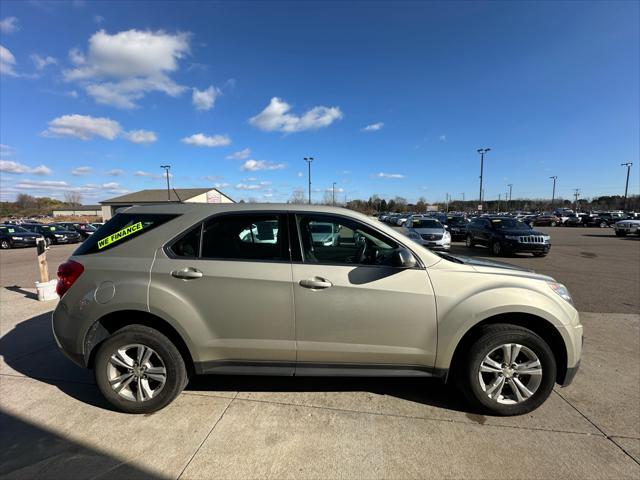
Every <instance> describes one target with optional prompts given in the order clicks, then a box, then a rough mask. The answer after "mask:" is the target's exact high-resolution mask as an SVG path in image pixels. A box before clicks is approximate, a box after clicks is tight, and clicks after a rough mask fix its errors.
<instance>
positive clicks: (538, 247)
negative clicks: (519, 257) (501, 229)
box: [502, 240, 551, 253]
mask: <svg viewBox="0 0 640 480" xmlns="http://www.w3.org/2000/svg"><path fill="white" fill-rule="evenodd" d="M502 248H503V249H504V250H505V251H506V252H510V253H549V251H550V250H551V244H550V243H521V242H519V241H517V240H505V241H504V243H503V244H502Z"/></svg>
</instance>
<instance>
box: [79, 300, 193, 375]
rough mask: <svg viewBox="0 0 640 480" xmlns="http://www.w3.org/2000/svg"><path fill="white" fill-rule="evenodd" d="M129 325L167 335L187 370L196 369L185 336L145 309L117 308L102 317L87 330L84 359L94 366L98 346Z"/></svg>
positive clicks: (91, 366)
mask: <svg viewBox="0 0 640 480" xmlns="http://www.w3.org/2000/svg"><path fill="white" fill-rule="evenodd" d="M128 325H144V326H147V327H149V328H153V329H155V330H157V331H159V332H160V333H162V334H163V335H165V336H166V337H167V338H168V339H169V340H171V342H172V343H173V344H174V345H175V346H176V348H177V349H178V351H179V352H180V355H182V358H183V360H184V363H185V365H186V367H187V371H188V372H189V373H190V374H191V373H192V372H193V371H194V359H193V356H192V355H191V351H190V350H189V347H188V346H187V342H186V341H185V339H184V338H183V336H182V335H181V334H180V333H179V332H178V331H177V330H176V329H175V328H174V327H173V325H171V324H170V323H169V322H168V321H166V320H164V319H163V318H161V317H159V316H158V315H154V314H153V313H149V312H145V311H143V310H131V309H129V310H116V311H113V312H110V313H107V314H106V315H104V316H102V317H100V318H99V319H98V320H96V321H95V322H94V323H93V325H92V326H91V328H89V330H88V331H87V333H86V335H85V339H84V360H85V364H86V366H87V367H88V368H93V366H94V362H95V355H96V352H97V351H98V347H99V346H100V344H101V343H102V342H104V341H105V340H106V339H107V338H109V337H110V336H111V335H113V334H114V333H116V332H117V331H118V330H120V329H122V328H124V327H126V326H128Z"/></svg>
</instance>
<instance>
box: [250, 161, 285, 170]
mask: <svg viewBox="0 0 640 480" xmlns="http://www.w3.org/2000/svg"><path fill="white" fill-rule="evenodd" d="M283 168H287V165H286V164H285V163H273V162H267V161H265V160H247V161H246V162H244V163H243V164H242V167H240V169H241V170H243V171H245V172H256V171H258V170H282V169H283Z"/></svg>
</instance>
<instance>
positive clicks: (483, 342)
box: [456, 324, 557, 416]
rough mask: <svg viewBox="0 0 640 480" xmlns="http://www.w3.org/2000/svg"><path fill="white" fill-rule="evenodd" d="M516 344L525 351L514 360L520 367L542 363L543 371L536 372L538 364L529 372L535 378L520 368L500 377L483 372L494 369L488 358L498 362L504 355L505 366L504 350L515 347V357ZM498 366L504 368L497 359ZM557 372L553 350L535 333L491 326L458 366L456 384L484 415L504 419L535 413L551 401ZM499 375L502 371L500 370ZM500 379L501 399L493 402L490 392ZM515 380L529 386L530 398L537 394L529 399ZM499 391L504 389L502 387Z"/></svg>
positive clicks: (508, 370)
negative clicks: (535, 360)
mask: <svg viewBox="0 0 640 480" xmlns="http://www.w3.org/2000/svg"><path fill="white" fill-rule="evenodd" d="M514 344H517V345H519V346H520V347H521V348H520V349H518V351H519V353H518V354H517V356H516V359H514V360H515V363H516V364H518V365H521V366H522V365H523V364H524V363H527V362H533V361H534V359H537V360H538V361H539V365H540V368H536V367H537V365H535V364H534V365H533V368H532V367H530V368H529V371H531V372H536V373H535V374H532V375H525V374H522V373H518V369H517V368H515V369H510V368H506V369H505V368H502V372H501V373H500V374H498V373H494V372H493V371H492V372H483V373H481V372H480V367H481V366H482V365H483V364H484V365H485V366H488V367H489V368H492V367H493V365H490V364H489V363H487V362H488V361H487V358H495V357H496V355H498V357H497V358H500V355H501V354H502V362H503V363H502V364H504V360H505V358H504V353H503V352H504V350H503V349H502V348H501V346H503V345H511V347H510V348H509V350H508V351H509V353H510V354H512V353H514V351H515V350H514ZM490 355H491V357H489V356H490ZM494 362H495V364H497V365H498V367H502V365H501V364H500V360H497V361H496V360H495V359H494ZM512 365H513V364H512ZM485 368H486V367H485ZM493 368H495V367H493ZM556 369H557V367H556V361H555V358H554V356H553V352H552V351H551V348H549V345H548V344H547V343H546V342H545V341H544V340H543V339H542V338H541V337H539V336H538V335H536V334H535V333H534V332H532V331H531V330H528V329H526V328H523V327H519V326H516V325H510V324H499V325H487V326H485V327H482V330H481V332H480V336H479V337H478V338H477V339H476V340H475V342H474V343H473V344H472V345H471V348H470V349H469V350H468V353H467V354H466V355H465V357H464V358H463V359H461V362H460V363H458V368H457V371H456V374H457V377H456V383H457V384H458V386H459V388H460V389H461V390H462V392H463V394H464V395H465V397H466V398H467V400H468V401H469V402H470V403H471V404H472V405H473V406H474V407H476V408H479V409H480V410H482V411H483V412H487V413H489V414H493V415H500V416H510V415H522V414H525V413H529V412H531V411H533V410H535V409H536V408H538V407H539V406H540V405H542V404H543V403H544V401H545V400H546V399H547V398H548V397H549V395H550V394H551V391H552V390H553V386H554V384H555V379H556ZM496 371H500V370H499V369H498V368H496ZM481 379H482V382H483V383H484V386H483V383H481ZM494 379H496V380H494ZM499 379H504V380H502V383H503V387H502V389H501V393H499V394H498V395H497V398H492V396H490V389H491V387H492V386H493V385H494V384H495V382H497V381H498V380H499ZM514 379H516V380H518V381H520V383H521V384H522V385H524V386H526V387H527V388H528V389H529V392H528V393H529V394H530V393H531V392H533V393H532V394H531V395H530V396H528V394H527V393H525V391H524V390H521V389H520V388H518V387H517V385H516V384H515V381H514ZM512 385H513V387H512ZM497 388H500V387H499V384H498V387H497ZM516 390H518V391H519V394H517V393H516ZM494 395H495V393H494Z"/></svg>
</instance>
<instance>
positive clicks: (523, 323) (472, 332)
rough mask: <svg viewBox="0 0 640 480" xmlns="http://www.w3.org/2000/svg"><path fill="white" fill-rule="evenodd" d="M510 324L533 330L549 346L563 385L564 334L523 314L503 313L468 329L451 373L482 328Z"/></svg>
mask: <svg viewBox="0 0 640 480" xmlns="http://www.w3.org/2000/svg"><path fill="white" fill-rule="evenodd" d="M496 324H510V325H516V326H519V327H523V328H526V329H528V330H531V331H532V332H534V333H535V334H536V335H538V336H539V337H541V338H542V339H543V340H544V341H545V342H547V343H548V344H549V347H550V348H551V351H552V352H553V355H554V358H555V360H556V367H557V372H556V383H562V380H563V379H564V378H565V376H566V373H567V366H568V364H567V346H566V345H565V341H564V339H563V338H562V334H561V333H560V331H559V330H558V329H557V328H556V326H555V325H554V324H553V323H551V322H550V321H548V320H546V319H545V318H542V317H539V316H537V315H533V314H530V313H523V312H512V313H501V314H498V315H494V316H491V317H488V318H486V319H484V320H482V321H480V322H478V323H476V324H474V325H473V326H472V327H471V328H470V329H468V330H467V331H466V332H465V333H464V335H463V336H462V338H461V339H460V341H459V342H458V344H457V345H456V348H455V350H454V352H453V356H452V358H451V366H450V368H449V372H454V374H455V371H456V369H457V368H459V367H460V364H461V361H462V360H463V358H464V354H465V353H466V352H468V351H469V347H470V346H471V344H472V343H473V342H474V341H475V340H476V339H477V338H478V337H479V336H480V335H481V332H482V327H484V326H486V325H496Z"/></svg>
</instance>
